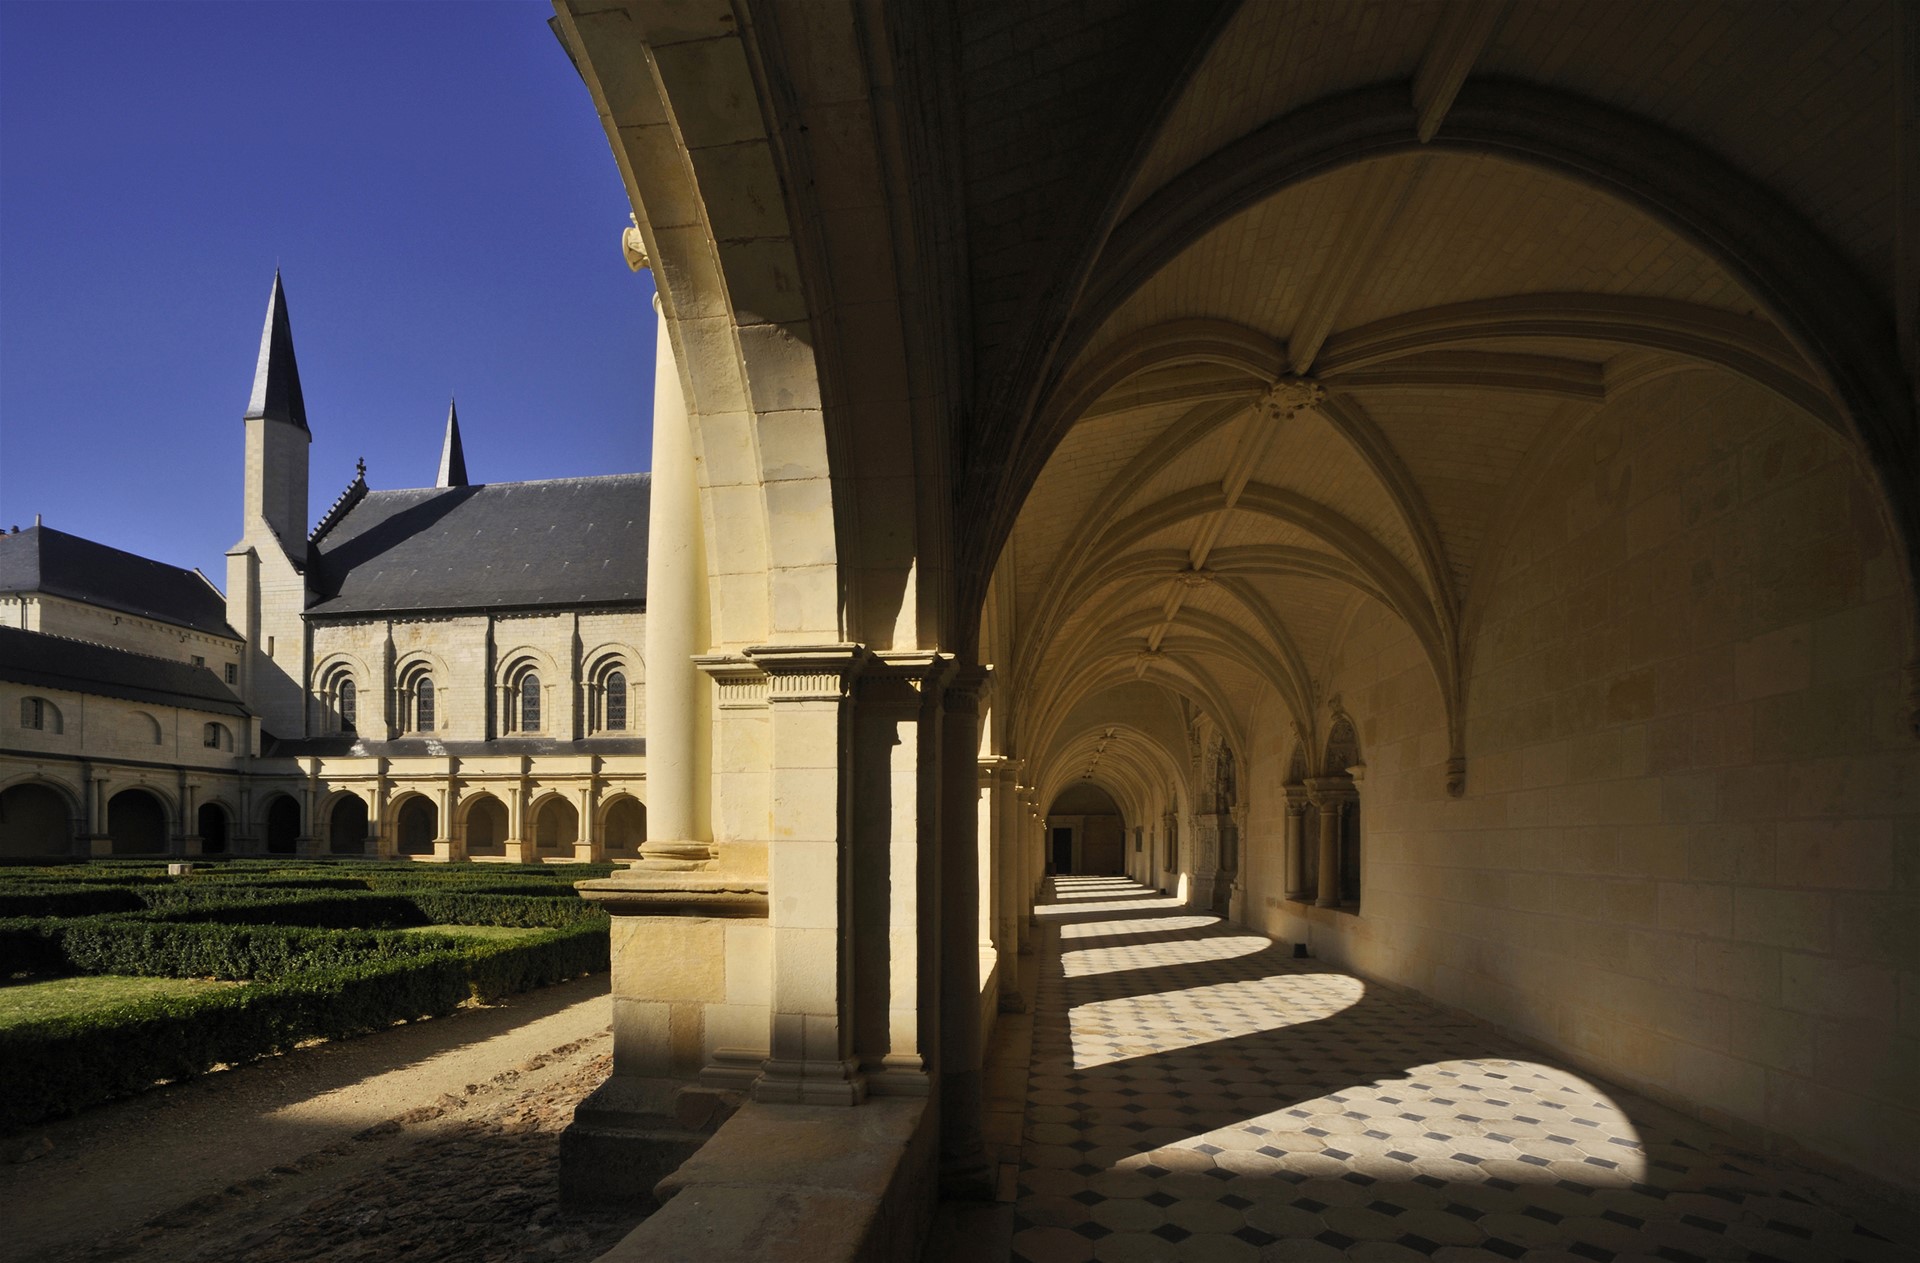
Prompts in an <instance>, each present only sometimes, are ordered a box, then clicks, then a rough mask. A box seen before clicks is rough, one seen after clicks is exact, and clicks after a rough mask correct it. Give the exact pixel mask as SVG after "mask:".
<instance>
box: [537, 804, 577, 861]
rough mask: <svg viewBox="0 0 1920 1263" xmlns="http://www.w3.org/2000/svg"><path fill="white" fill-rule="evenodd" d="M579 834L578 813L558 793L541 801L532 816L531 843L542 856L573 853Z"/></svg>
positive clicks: (569, 854)
mask: <svg viewBox="0 0 1920 1263" xmlns="http://www.w3.org/2000/svg"><path fill="white" fill-rule="evenodd" d="M579 836H580V813H579V812H577V811H575V810H574V809H573V804H572V803H570V802H568V801H567V800H566V799H564V798H562V797H560V796H559V795H558V794H556V795H554V796H553V797H551V798H549V799H547V800H546V801H545V802H543V803H541V804H540V806H539V808H538V810H537V811H536V812H535V813H534V817H533V845H534V849H535V850H537V851H538V852H539V853H540V854H541V856H542V857H546V856H553V855H562V856H571V855H572V854H573V844H574V843H575V842H576V841H577V840H578V839H579Z"/></svg>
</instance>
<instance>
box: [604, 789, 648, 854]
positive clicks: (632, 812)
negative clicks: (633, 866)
mask: <svg viewBox="0 0 1920 1263" xmlns="http://www.w3.org/2000/svg"><path fill="white" fill-rule="evenodd" d="M646 840H647V805H646V804H645V803H643V802H641V801H640V800H639V799H637V798H621V799H617V800H615V802H614V804H613V805H612V806H611V807H608V808H607V851H608V853H609V854H615V853H617V854H621V855H638V854H639V853H640V844H641V843H642V842H644V841H646Z"/></svg>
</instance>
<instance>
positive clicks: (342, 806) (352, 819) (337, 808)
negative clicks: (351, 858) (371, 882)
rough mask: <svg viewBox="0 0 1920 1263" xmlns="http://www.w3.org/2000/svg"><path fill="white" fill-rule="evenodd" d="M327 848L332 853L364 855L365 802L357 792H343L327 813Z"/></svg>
mask: <svg viewBox="0 0 1920 1263" xmlns="http://www.w3.org/2000/svg"><path fill="white" fill-rule="evenodd" d="M327 850H328V852H329V853H331V854H334V855H364V854H366V851H367V802H366V799H364V798H361V797H360V796H359V795H357V794H343V795H342V796H341V797H340V799H339V801H337V802H335V803H334V804H333V810H332V811H331V812H329V813H328V814H327Z"/></svg>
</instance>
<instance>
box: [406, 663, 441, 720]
mask: <svg viewBox="0 0 1920 1263" xmlns="http://www.w3.org/2000/svg"><path fill="white" fill-rule="evenodd" d="M438 701H439V698H438V696H437V690H436V689H435V688H434V686H433V676H432V674H431V673H430V671H429V669H428V667H427V664H426V663H424V662H416V663H413V664H412V665H410V666H407V667H405V668H404V669H402V671H401V673H400V695H399V698H398V705H397V707H396V709H397V711H398V713H399V715H400V725H401V727H402V728H404V729H405V730H407V731H408V732H432V731H433V730H434V726H435V725H436V724H437V723H438V722H439V707H438V705H437V703H438Z"/></svg>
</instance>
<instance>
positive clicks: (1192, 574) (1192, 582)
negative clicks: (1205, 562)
mask: <svg viewBox="0 0 1920 1263" xmlns="http://www.w3.org/2000/svg"><path fill="white" fill-rule="evenodd" d="M1218 577H1219V572H1218V571H1216V570H1208V569H1207V568H1206V567H1204V566H1202V567H1201V568H1200V569H1198V570H1194V569H1191V568H1189V569H1186V570H1180V571H1176V572H1175V573H1174V578H1176V579H1178V580H1179V581H1180V582H1181V583H1183V584H1185V585H1186V586H1187V587H1190V588H1204V587H1206V586H1207V585H1208V584H1210V583H1212V582H1213V581H1214V580H1215V579H1216V578H1218Z"/></svg>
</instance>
